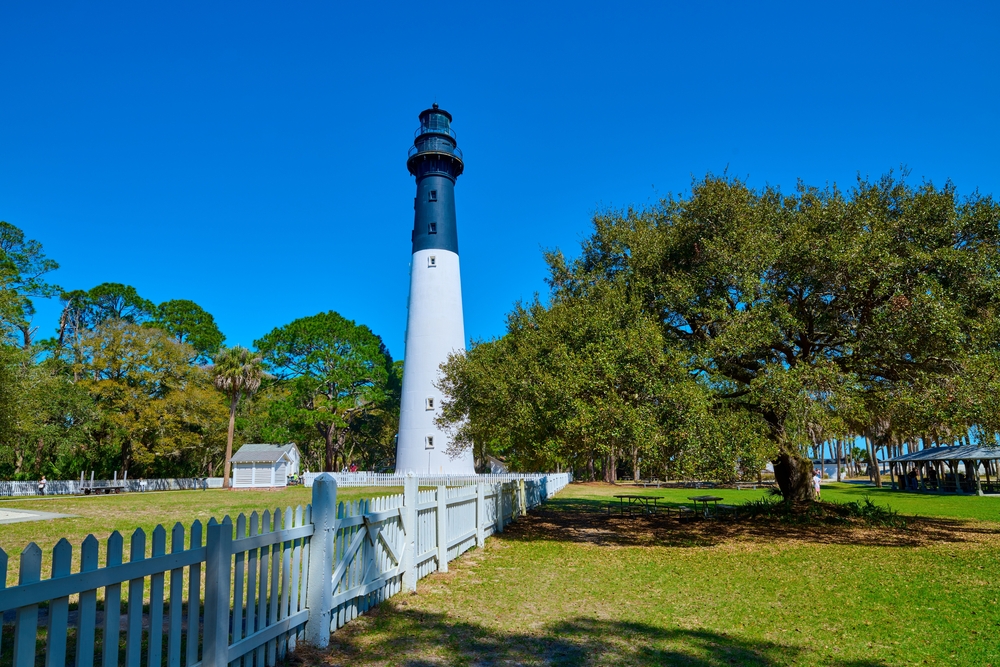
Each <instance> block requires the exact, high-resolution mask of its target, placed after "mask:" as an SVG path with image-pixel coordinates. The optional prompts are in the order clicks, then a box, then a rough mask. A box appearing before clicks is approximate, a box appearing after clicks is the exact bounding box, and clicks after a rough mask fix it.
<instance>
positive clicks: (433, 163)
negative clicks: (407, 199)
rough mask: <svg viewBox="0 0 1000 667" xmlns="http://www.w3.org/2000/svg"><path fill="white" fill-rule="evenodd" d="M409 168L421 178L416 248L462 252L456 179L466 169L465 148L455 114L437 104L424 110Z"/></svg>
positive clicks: (415, 213) (415, 207)
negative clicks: (454, 121)
mask: <svg viewBox="0 0 1000 667" xmlns="http://www.w3.org/2000/svg"><path fill="white" fill-rule="evenodd" d="M406 168H407V169H409V170H410V173H411V174H413V175H414V176H415V177H416V179H417V196H416V198H415V199H414V200H413V252H417V251H419V250H431V249H438V250H450V251H451V252H454V253H456V254H457V253H458V227H457V223H456V221H455V179H457V178H458V177H459V175H460V174H461V173H462V171H463V170H464V169H465V162H463V160H462V151H461V150H460V149H459V148H458V143H457V140H456V137H455V132H454V131H453V130H452V129H451V114H450V113H448V112H447V111H445V110H444V109H439V108H438V105H437V104H435V105H434V106H433V107H431V108H430V109H427V110H425V111H422V112H421V113H420V127H418V128H417V131H416V132H415V133H414V140H413V146H412V147H411V148H410V151H409V155H408V158H407V160H406Z"/></svg>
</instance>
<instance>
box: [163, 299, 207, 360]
mask: <svg viewBox="0 0 1000 667" xmlns="http://www.w3.org/2000/svg"><path fill="white" fill-rule="evenodd" d="M150 326H154V327H158V328H160V329H163V330H164V331H166V332H167V333H169V334H170V335H171V336H173V337H174V339H175V340H176V341H177V342H178V343H187V344H188V345H190V346H191V347H193V348H194V349H195V350H196V351H197V352H198V361H199V362H200V363H206V362H208V361H209V360H210V359H211V358H212V357H213V356H215V353H216V352H218V351H219V347H220V346H221V345H222V342H223V341H224V340H225V339H226V337H225V336H223V335H222V332H221V331H219V327H218V326H217V325H216V324H215V318H214V317H212V314H211V313H209V312H207V311H206V310H205V309H204V308H202V307H201V306H199V305H198V304H196V303H195V302H194V301H189V300H187V299H173V300H171V301H164V302H163V303H161V304H160V305H159V306H157V307H156V313H155V316H154V318H153V321H152V322H151V323H150Z"/></svg>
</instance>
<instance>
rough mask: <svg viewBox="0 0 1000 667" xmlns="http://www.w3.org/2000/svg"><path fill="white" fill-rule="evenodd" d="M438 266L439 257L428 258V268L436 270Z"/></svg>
mask: <svg viewBox="0 0 1000 667" xmlns="http://www.w3.org/2000/svg"><path fill="white" fill-rule="evenodd" d="M437 265H438V263H437V257H435V256H434V255H431V256H430V257H428V258H427V266H428V268H434V267H435V266H437Z"/></svg>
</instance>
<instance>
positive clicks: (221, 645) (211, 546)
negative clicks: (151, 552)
mask: <svg viewBox="0 0 1000 667" xmlns="http://www.w3.org/2000/svg"><path fill="white" fill-rule="evenodd" d="M232 541H233V525H232V524H231V523H210V524H209V525H208V542H207V544H206V557H205V631H204V638H203V641H204V643H203V644H202V664H203V665H204V666H205V667H223V666H224V665H227V664H228V663H229V577H230V575H231V574H232V572H233V568H232V564H231V563H230V559H231V557H232Z"/></svg>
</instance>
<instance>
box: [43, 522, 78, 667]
mask: <svg viewBox="0 0 1000 667" xmlns="http://www.w3.org/2000/svg"><path fill="white" fill-rule="evenodd" d="M72 562H73V546H72V545H71V544H70V543H69V542H68V541H67V540H66V538H62V539H61V540H59V542H57V543H56V546H55V547H54V548H53V549H52V578H53V579H56V578H58V577H66V576H69V574H70V566H71V564H72ZM68 621H69V597H68V596H63V597H61V598H56V599H55V600H52V601H51V602H49V630H48V641H47V644H48V645H47V646H46V650H45V665H46V667H64V666H65V664H66V633H67V626H68Z"/></svg>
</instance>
